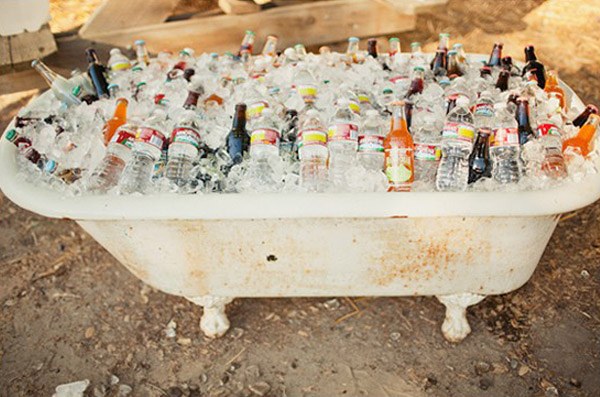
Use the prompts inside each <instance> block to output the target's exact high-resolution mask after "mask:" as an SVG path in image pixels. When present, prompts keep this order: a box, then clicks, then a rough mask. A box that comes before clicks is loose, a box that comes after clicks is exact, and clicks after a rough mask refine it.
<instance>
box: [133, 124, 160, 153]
mask: <svg viewBox="0 0 600 397" xmlns="http://www.w3.org/2000/svg"><path fill="white" fill-rule="evenodd" d="M135 138H136V140H137V141H139V142H146V143H149V144H150V145H152V146H154V147H156V148H158V149H159V150H162V148H163V146H164V145H165V141H166V139H165V136H164V135H163V133H162V132H160V131H157V130H155V129H153V128H147V127H142V128H140V129H138V132H137V135H136V137H135Z"/></svg>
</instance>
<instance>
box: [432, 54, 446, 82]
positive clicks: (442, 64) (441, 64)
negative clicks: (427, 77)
mask: <svg viewBox="0 0 600 397" xmlns="http://www.w3.org/2000/svg"><path fill="white" fill-rule="evenodd" d="M446 61H447V59H446V52H445V51H443V50H437V51H436V52H435V58H433V62H432V64H431V70H432V71H433V74H434V75H435V76H445V75H446V73H447V67H448V66H447V62H446Z"/></svg>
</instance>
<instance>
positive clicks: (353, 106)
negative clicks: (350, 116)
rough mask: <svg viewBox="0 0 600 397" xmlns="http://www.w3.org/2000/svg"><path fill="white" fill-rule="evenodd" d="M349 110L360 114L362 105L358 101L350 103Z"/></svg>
mask: <svg viewBox="0 0 600 397" xmlns="http://www.w3.org/2000/svg"><path fill="white" fill-rule="evenodd" d="M348 109H350V110H351V111H352V112H354V113H356V114H360V105H359V104H358V102H356V101H350V103H349V104H348Z"/></svg>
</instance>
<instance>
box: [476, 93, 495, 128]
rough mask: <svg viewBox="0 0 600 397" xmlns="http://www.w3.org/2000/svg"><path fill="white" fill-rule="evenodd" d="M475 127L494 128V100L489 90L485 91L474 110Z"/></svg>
mask: <svg viewBox="0 0 600 397" xmlns="http://www.w3.org/2000/svg"><path fill="white" fill-rule="evenodd" d="M473 121H474V125H475V128H492V124H493V123H494V100H493V99H492V94H491V93H490V92H489V91H483V92H482V93H481V94H480V95H479V98H477V102H476V103H475V108H474V110H473Z"/></svg>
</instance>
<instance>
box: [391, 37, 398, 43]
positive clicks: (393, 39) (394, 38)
mask: <svg viewBox="0 0 600 397" xmlns="http://www.w3.org/2000/svg"><path fill="white" fill-rule="evenodd" d="M389 41H390V42H392V41H400V39H399V38H397V37H390V40H389Z"/></svg>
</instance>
